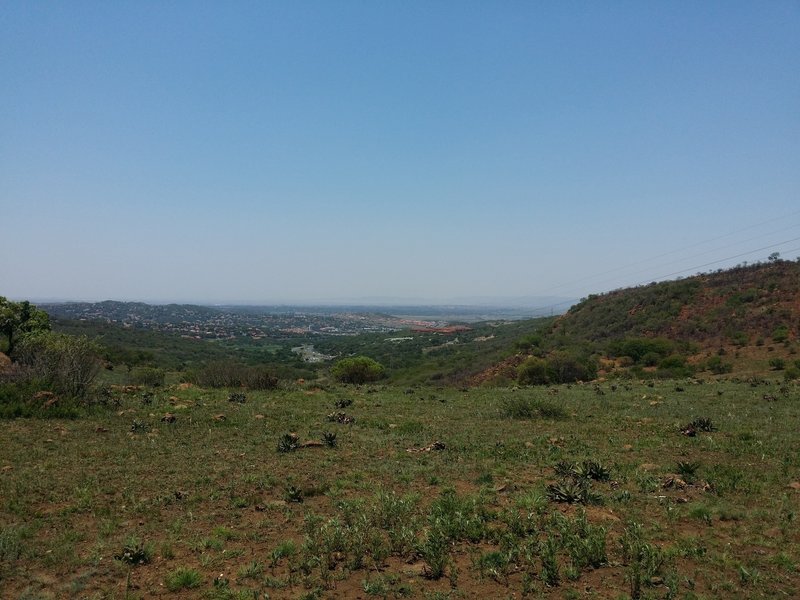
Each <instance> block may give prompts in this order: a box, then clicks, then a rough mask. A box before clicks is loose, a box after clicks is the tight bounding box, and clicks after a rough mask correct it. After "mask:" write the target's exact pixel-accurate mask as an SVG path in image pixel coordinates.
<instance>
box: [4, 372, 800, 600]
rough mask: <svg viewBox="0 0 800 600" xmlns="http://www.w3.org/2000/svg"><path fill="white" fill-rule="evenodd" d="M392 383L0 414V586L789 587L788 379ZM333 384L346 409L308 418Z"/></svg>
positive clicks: (799, 483)
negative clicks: (237, 398) (68, 414)
mask: <svg viewBox="0 0 800 600" xmlns="http://www.w3.org/2000/svg"><path fill="white" fill-rule="evenodd" d="M651 383H652V385H651ZM676 387H681V388H683V389H684V391H683V392H676V391H675V388H676ZM598 389H600V390H601V391H603V392H604V393H603V394H598ZM412 390H413V393H405V392H406V390H404V389H402V388H397V387H396V386H385V385H382V384H377V385H376V384H373V385H372V386H360V387H358V386H352V385H347V386H333V385H330V386H327V387H326V388H325V389H321V388H318V387H316V386H314V385H313V384H305V385H299V386H298V385H292V386H288V385H284V386H282V387H281V388H279V389H277V390H266V391H253V390H251V391H248V393H247V398H246V402H243V403H242V402H232V401H231V400H230V396H231V394H232V393H233V391H230V390H225V389H221V390H215V389H211V388H200V387H196V386H186V385H183V386H179V385H177V384H173V385H171V386H170V385H168V386H167V387H166V388H155V391H154V392H152V396H151V398H150V400H149V403H148V404H145V403H144V402H143V401H142V394H141V391H140V390H137V389H134V388H130V387H129V386H128V387H125V386H120V387H117V388H112V390H111V394H112V397H113V398H112V401H111V402H110V403H109V408H108V409H105V410H96V411H95V412H93V413H90V414H85V415H83V416H82V417H81V418H79V419H76V420H70V421H63V420H59V419H50V420H40V419H21V420H4V421H0V435H1V436H2V440H3V442H2V449H3V453H2V465H0V468H2V474H0V522H2V529H1V530H0V578H1V579H2V584H3V587H4V590H5V593H7V594H9V595H10V596H9V597H39V598H61V597H67V596H74V595H78V596H81V597H92V596H107V597H113V596H117V597H125V595H126V594H127V596H128V597H129V598H143V597H147V596H149V595H152V594H156V595H158V594H162V595H163V594H166V595H167V597H170V596H171V595H172V594H175V597H182V596H180V595H181V594H189V595H191V597H208V598H220V597H237V598H238V597H241V598H244V597H248V598H252V597H260V598H263V597H269V598H304V597H305V598H308V597H320V598H321V597H355V596H357V595H362V596H364V595H366V596H369V597H372V596H374V597H411V598H430V597H453V598H455V597H464V598H469V597H509V596H512V595H514V596H517V597H523V596H527V597H549V598H564V597H580V596H581V595H585V593H586V589H587V588H591V589H594V590H598V591H599V590H603V593H604V594H606V595H607V596H609V597H613V598H668V597H669V598H707V599H711V598H720V597H742V598H745V597H746V598H755V597H765V598H766V597H787V596H789V597H790V596H792V595H793V594H794V590H795V589H796V588H797V586H798V585H800V571H799V570H798V563H800V539H799V538H798V536H797V528H796V518H795V515H796V514H797V511H798V502H799V501H800V496H798V494H800V492H798V489H797V488H800V460H799V459H798V456H797V453H796V452H795V451H794V440H795V437H796V428H797V427H796V425H797V423H796V406H797V403H798V401H800V388H798V386H797V385H796V384H788V385H787V384H785V383H783V382H782V381H767V380H761V381H759V382H758V383H757V385H756V387H753V386H752V385H751V382H750V381H740V382H734V381H721V382H713V381H706V382H700V381H697V380H680V381H664V382H659V381H656V382H637V381H630V382H628V383H627V384H626V385H624V386H623V385H619V386H615V384H613V383H608V382H607V383H598V384H596V385H561V386H558V387H545V386H539V387H532V388H524V389H513V388H505V389H489V388H482V389H472V390H469V391H459V390H456V389H440V388H423V387H419V388H412ZM764 397H769V398H773V399H768V400H765V399H764ZM345 398H346V399H348V400H350V403H349V404H347V407H346V408H347V411H348V412H347V414H346V416H348V417H350V416H352V417H353V421H352V422H344V421H342V422H339V421H338V420H334V421H330V420H329V419H328V418H327V416H328V415H329V414H330V411H331V408H332V407H335V406H336V403H337V402H340V401H341V400H342V399H345ZM165 413H171V414H175V415H177V419H176V421H175V422H174V423H167V422H164V421H162V420H161V415H164V414H165ZM219 414H225V415H226V417H227V418H226V419H225V420H219V419H218V418H217V417H218V416H219ZM343 414H344V413H343ZM131 422H134V423H138V424H139V426H138V427H136V428H135V430H132V428H131ZM688 426H691V427H693V428H694V430H695V435H692V436H689V435H684V434H683V431H684V430H685V429H686V428H687V427H688ZM276 450H277V451H276ZM87 465H91V467H92V468H91V469H87ZM437 595H438V596H437Z"/></svg>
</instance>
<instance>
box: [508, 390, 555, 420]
mask: <svg viewBox="0 0 800 600" xmlns="http://www.w3.org/2000/svg"><path fill="white" fill-rule="evenodd" d="M500 412H501V414H502V415H503V416H504V417H506V418H508V419H535V418H545V419H565V418H566V417H567V412H566V411H565V410H564V408H563V407H562V406H560V405H558V404H556V403H555V402H549V401H547V400H541V399H537V398H528V397H525V396H522V395H512V396H506V397H504V398H503V399H502V400H501V403H500Z"/></svg>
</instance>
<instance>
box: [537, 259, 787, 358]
mask: <svg viewBox="0 0 800 600" xmlns="http://www.w3.org/2000/svg"><path fill="white" fill-rule="evenodd" d="M798 327H800V262H790V261H777V262H774V263H767V264H756V265H752V266H742V267H736V268H733V269H730V270H726V271H718V272H716V273H710V274H704V275H697V276H694V277H690V278H687V279H681V280H677V281H667V282H663V283H652V284H650V285H646V286H641V287H636V288H628V289H623V290H617V291H613V292H609V293H607V294H602V295H593V296H590V297H589V298H586V299H585V300H583V301H581V302H580V303H578V304H576V305H575V306H573V307H572V308H571V309H570V310H569V311H568V313H567V314H566V315H565V316H564V318H562V319H560V320H559V321H558V322H557V323H556V326H555V327H554V329H553V334H554V335H556V336H564V337H567V338H570V339H571V340H574V341H580V342H587V343H592V344H597V345H598V347H600V348H603V347H604V344H606V343H607V342H608V341H609V340H614V339H620V338H623V337H637V336H647V337H666V338H669V339H672V340H675V341H680V342H690V343H696V344H698V345H699V346H700V347H703V348H711V347H719V346H726V345H731V344H737V345H750V344H755V343H756V342H757V341H758V340H762V341H765V342H766V341H771V342H777V343H782V342H784V341H789V342H792V341H794V340H796V339H797V335H798Z"/></svg>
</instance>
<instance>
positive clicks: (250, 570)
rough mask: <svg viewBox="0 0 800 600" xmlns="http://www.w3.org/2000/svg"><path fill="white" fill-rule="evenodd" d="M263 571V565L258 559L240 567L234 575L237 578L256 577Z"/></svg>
mask: <svg viewBox="0 0 800 600" xmlns="http://www.w3.org/2000/svg"><path fill="white" fill-rule="evenodd" d="M263 573H264V565H263V564H262V563H260V562H258V561H253V562H251V563H248V564H246V565H244V566H243V567H241V568H240V569H239V570H238V571H237V573H236V576H237V577H239V579H258V578H259V577H261V575H262V574H263Z"/></svg>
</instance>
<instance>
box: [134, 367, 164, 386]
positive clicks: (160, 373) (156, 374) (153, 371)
mask: <svg viewBox="0 0 800 600" xmlns="http://www.w3.org/2000/svg"><path fill="white" fill-rule="evenodd" d="M165 377H166V373H165V372H164V369H159V368H157V367H136V368H134V369H132V370H131V373H130V381H131V383H133V384H135V385H144V386H147V387H160V386H163V385H164V378H165Z"/></svg>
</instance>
